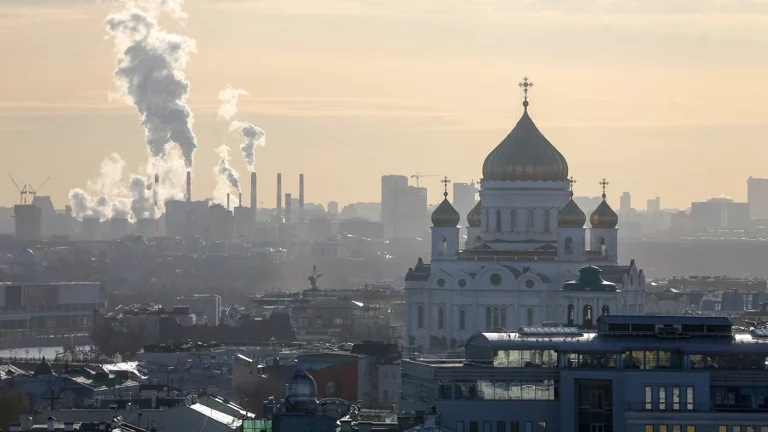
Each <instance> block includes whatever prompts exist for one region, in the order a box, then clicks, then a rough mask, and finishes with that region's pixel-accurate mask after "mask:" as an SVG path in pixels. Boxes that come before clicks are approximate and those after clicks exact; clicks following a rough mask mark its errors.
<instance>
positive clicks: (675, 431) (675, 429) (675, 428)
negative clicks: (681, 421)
mask: <svg viewBox="0 0 768 432" xmlns="http://www.w3.org/2000/svg"><path fill="white" fill-rule="evenodd" d="M672 432H683V428H682V427H680V425H672Z"/></svg>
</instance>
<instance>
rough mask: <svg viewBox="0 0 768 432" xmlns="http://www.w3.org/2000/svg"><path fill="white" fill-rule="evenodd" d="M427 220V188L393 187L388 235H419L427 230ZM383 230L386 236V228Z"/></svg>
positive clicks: (411, 236) (409, 236)
mask: <svg viewBox="0 0 768 432" xmlns="http://www.w3.org/2000/svg"><path fill="white" fill-rule="evenodd" d="M428 221H429V214H428V212H427V188H423V187H414V186H402V187H397V188H395V189H394V223H393V229H392V235H391V236H390V237H408V238H413V237H419V236H421V235H422V234H424V232H426V231H427V228H428ZM385 227H386V225H385ZM384 230H385V236H386V228H385V229H384Z"/></svg>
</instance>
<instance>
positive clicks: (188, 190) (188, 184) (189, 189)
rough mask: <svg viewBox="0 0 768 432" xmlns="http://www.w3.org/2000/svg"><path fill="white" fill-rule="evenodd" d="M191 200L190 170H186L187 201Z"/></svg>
mask: <svg viewBox="0 0 768 432" xmlns="http://www.w3.org/2000/svg"><path fill="white" fill-rule="evenodd" d="M191 201H192V171H187V202H191Z"/></svg>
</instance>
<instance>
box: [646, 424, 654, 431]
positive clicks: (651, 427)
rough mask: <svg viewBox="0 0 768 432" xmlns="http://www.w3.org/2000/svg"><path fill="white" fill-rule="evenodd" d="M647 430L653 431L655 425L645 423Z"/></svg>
mask: <svg viewBox="0 0 768 432" xmlns="http://www.w3.org/2000/svg"><path fill="white" fill-rule="evenodd" d="M645 432H653V425H645Z"/></svg>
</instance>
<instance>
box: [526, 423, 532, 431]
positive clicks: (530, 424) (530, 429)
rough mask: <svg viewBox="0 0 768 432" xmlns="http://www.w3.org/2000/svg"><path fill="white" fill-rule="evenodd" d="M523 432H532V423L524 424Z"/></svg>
mask: <svg viewBox="0 0 768 432" xmlns="http://www.w3.org/2000/svg"><path fill="white" fill-rule="evenodd" d="M525 432H533V422H525Z"/></svg>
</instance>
